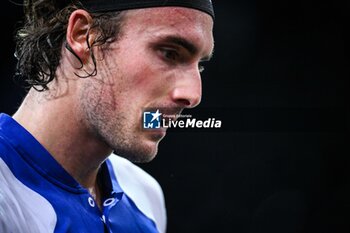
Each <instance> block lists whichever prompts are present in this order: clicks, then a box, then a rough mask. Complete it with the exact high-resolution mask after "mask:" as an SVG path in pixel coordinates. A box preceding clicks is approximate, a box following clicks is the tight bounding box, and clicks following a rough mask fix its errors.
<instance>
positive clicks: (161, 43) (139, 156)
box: [79, 7, 213, 162]
mask: <svg viewBox="0 0 350 233" xmlns="http://www.w3.org/2000/svg"><path fill="white" fill-rule="evenodd" d="M212 29H213V21H212V18H211V17H210V16H209V15H207V14H205V13H203V12H200V11H197V10H193V9H189V8H182V7H159V8H148V9H140V10H131V11H129V12H128V13H127V14H126V19H125V22H124V24H123V26H122V32H121V33H122V34H121V37H120V38H119V40H118V41H116V42H113V43H112V44H111V45H110V46H109V47H108V49H107V50H105V51H104V53H101V51H100V50H95V51H96V53H97V55H96V57H97V70H98V74H97V76H95V77H90V78H87V79H84V80H83V81H82V82H83V84H82V86H81V88H80V95H79V99H80V100H79V103H80V106H79V107H80V108H81V109H82V110H83V119H84V121H85V122H86V123H87V127H88V128H89V130H90V131H91V132H92V133H93V134H94V135H95V136H97V137H98V138H99V139H100V140H101V139H102V140H103V141H104V142H106V143H107V144H108V145H109V146H110V147H111V148H112V149H114V150H115V151H116V153H117V154H119V155H121V156H124V157H126V158H128V159H130V160H132V161H135V162H146V161H150V160H151V159H152V158H153V157H154V156H155V155H156V153H157V148H158V143H159V141H160V140H161V139H162V138H163V137H164V136H165V130H151V131H147V130H144V129H142V124H141V122H142V120H141V119H142V113H143V110H144V109H147V108H155V109H157V108H161V109H162V108H163V109H166V111H167V114H169V115H170V114H177V113H179V112H180V111H181V110H182V109H184V108H192V107H194V106H196V105H198V104H199V102H200V100H201V77H200V68H199V63H200V61H202V60H205V59H207V58H208V57H210V55H211V53H212V50H213V36H212ZM102 54H103V55H102ZM102 57H103V59H102Z"/></svg>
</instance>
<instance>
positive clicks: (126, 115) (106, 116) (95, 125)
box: [80, 85, 158, 163]
mask: <svg viewBox="0 0 350 233" xmlns="http://www.w3.org/2000/svg"><path fill="white" fill-rule="evenodd" d="M93 89H94V90H93ZM96 90H98V89H97V87H96V86H95V87H93V86H92V85H90V86H89V87H86V89H84V92H83V94H82V95H81V100H80V103H82V106H81V109H82V112H83V113H82V118H83V121H84V122H85V124H86V125H87V128H88V130H89V131H90V134H92V135H93V136H94V137H95V138H97V140H100V141H101V142H103V143H105V144H107V145H108V146H109V147H110V148H111V149H112V150H113V151H114V153H116V154H117V155H120V156H122V157H124V158H126V159H128V160H130V161H132V162H135V163H145V162H149V161H151V160H152V159H153V158H154V157H155V155H156V154H157V147H158V143H156V145H154V147H155V148H150V147H149V146H146V145H144V144H143V143H144V142H143V140H144V139H143V137H142V135H141V133H142V131H141V130H138V129H139V127H141V120H140V122H139V125H136V124H137V123H138V121H137V120H136V117H135V116H134V115H133V114H136V112H123V111H121V110H118V109H117V106H115V105H116V104H115V103H114V102H115V101H112V103H110V102H105V101H103V100H102V99H101V98H102V97H101V92H98V91H96ZM112 99H113V98H112Z"/></svg>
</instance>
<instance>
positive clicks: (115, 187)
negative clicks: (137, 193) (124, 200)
mask: <svg viewBox="0 0 350 233" xmlns="http://www.w3.org/2000/svg"><path fill="white" fill-rule="evenodd" d="M0 134H1V135H2V136H3V137H5V138H6V140H7V141H8V142H9V143H10V144H11V145H12V146H13V148H14V149H15V150H16V151H17V152H18V154H19V155H20V156H21V157H22V158H23V159H24V160H25V161H26V162H27V163H28V164H30V165H31V166H32V167H33V168H34V169H35V170H37V171H38V172H39V173H41V174H42V175H43V176H44V177H46V178H47V179H48V180H50V181H51V182H53V183H55V184H56V185H59V186H61V187H62V188H64V189H67V190H69V191H71V192H78V193H81V192H87V190H86V189H85V188H83V187H82V186H81V185H80V184H79V183H78V182H77V181H76V180H75V179H74V178H73V177H72V176H71V175H70V174H69V173H68V172H67V171H66V170H65V169H64V168H63V167H62V166H61V165H60V164H59V163H58V162H57V161H56V160H55V159H54V158H53V157H52V156H51V154H50V153H49V152H48V151H47V150H46V149H45V148H44V147H43V146H42V145H41V144H40V143H39V142H38V141H37V140H36V139H35V138H34V137H33V136H32V135H31V134H30V133H29V132H28V131H27V130H26V129H25V128H24V127H22V126H21V125H20V124H19V123H18V122H17V121H15V120H14V119H13V118H12V117H11V116H9V115H7V114H4V113H1V114H0ZM105 163H106V164H105V165H103V166H102V169H107V170H108V172H103V173H102V174H105V175H103V176H102V179H103V180H107V181H109V182H108V183H110V184H111V187H110V188H111V189H110V190H111V192H112V193H122V192H123V191H122V189H121V187H120V185H119V183H118V181H117V179H116V176H115V174H114V171H113V168H112V165H111V163H110V162H109V161H108V160H106V162H105Z"/></svg>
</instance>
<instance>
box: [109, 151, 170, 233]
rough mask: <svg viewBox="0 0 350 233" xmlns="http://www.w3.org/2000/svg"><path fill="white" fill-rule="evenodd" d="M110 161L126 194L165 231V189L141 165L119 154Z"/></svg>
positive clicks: (111, 157) (160, 229) (159, 228)
mask: <svg viewBox="0 0 350 233" xmlns="http://www.w3.org/2000/svg"><path fill="white" fill-rule="evenodd" d="M109 161H110V162H111V164H112V166H113V170H114V173H115V175H116V177H117V181H118V183H119V185H120V187H121V188H122V189H123V191H124V192H125V194H126V195H127V196H128V197H130V198H131V199H132V200H133V201H134V203H135V205H136V206H137V207H138V208H139V209H140V210H141V211H142V212H143V213H144V214H145V215H146V216H147V217H149V218H151V219H152V220H154V222H155V223H156V225H157V228H158V230H159V231H160V232H161V233H163V232H165V229H166V208H165V200H164V195H163V190H162V188H161V186H160V185H159V183H158V182H157V181H156V179H154V178H153V177H152V176H151V175H150V174H148V173H147V172H146V171H144V170H143V169H141V168H140V167H139V166H137V165H135V164H134V163H132V162H130V161H129V160H127V159H125V158H122V157H120V156H118V155H115V154H112V155H111V156H110V157H109Z"/></svg>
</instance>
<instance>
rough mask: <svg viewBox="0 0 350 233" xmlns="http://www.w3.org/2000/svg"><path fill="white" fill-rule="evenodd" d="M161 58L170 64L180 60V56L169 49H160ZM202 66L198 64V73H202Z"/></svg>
mask: <svg viewBox="0 0 350 233" xmlns="http://www.w3.org/2000/svg"><path fill="white" fill-rule="evenodd" d="M160 51H161V53H162V55H163V57H164V59H165V60H167V61H170V62H172V63H174V62H177V61H179V60H180V59H181V56H180V55H179V53H178V52H177V51H176V50H174V49H170V48H162V49H160ZM169 55H170V56H169ZM204 69H205V68H204V65H202V64H201V63H199V64H198V70H199V73H202V72H203V71H204Z"/></svg>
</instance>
